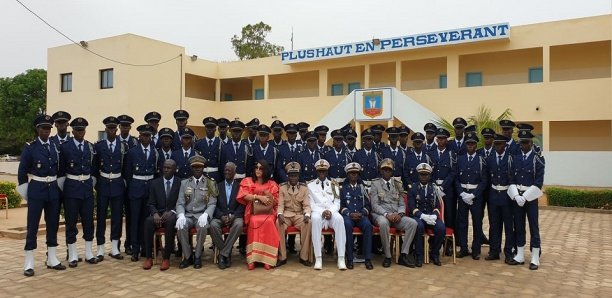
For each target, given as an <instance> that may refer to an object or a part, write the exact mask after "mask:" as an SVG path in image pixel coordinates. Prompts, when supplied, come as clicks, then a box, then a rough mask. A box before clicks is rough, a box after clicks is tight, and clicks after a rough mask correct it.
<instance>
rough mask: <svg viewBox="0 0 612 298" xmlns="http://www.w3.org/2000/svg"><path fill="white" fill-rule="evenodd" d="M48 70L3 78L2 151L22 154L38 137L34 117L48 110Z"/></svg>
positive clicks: (0, 98) (0, 109)
mask: <svg viewBox="0 0 612 298" xmlns="http://www.w3.org/2000/svg"><path fill="white" fill-rule="evenodd" d="M46 98H47V71H46V70H44V69H30V70H27V71H26V72H25V73H22V74H18V75H16V76H15V77H13V78H0V153H3V154H4V153H10V154H19V153H20V152H21V149H22V148H23V145H24V143H25V142H28V141H31V140H32V139H33V137H34V129H33V127H32V123H33V121H34V118H36V116H37V115H38V114H40V113H41V112H44V111H45V110H46Z"/></svg>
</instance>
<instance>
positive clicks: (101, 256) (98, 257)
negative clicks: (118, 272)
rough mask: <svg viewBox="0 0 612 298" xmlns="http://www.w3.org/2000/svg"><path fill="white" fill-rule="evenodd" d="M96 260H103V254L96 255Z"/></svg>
mask: <svg viewBox="0 0 612 298" xmlns="http://www.w3.org/2000/svg"><path fill="white" fill-rule="evenodd" d="M96 261H97V262H98V263H100V262H102V261H104V256H103V255H98V256H97V257H96Z"/></svg>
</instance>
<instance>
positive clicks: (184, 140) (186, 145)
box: [158, 127, 205, 179]
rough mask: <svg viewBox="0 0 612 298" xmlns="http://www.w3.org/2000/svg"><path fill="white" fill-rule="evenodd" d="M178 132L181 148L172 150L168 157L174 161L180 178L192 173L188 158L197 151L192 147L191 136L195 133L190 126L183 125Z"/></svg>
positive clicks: (189, 175)
mask: <svg viewBox="0 0 612 298" xmlns="http://www.w3.org/2000/svg"><path fill="white" fill-rule="evenodd" d="M180 134H181V148H180V149H178V150H174V151H172V155H171V157H170V158H171V159H173V160H174V161H175V162H176V176H177V177H179V178H180V179H187V178H189V177H191V175H192V173H191V165H190V164H189V158H190V157H192V156H194V155H198V154H197V151H196V150H195V149H194V148H193V136H194V135H195V133H194V132H193V130H191V128H189V127H185V128H183V130H181V131H180ZM202 140H205V139H202ZM158 166H159V163H158Z"/></svg>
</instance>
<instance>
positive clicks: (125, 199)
mask: <svg viewBox="0 0 612 298" xmlns="http://www.w3.org/2000/svg"><path fill="white" fill-rule="evenodd" d="M123 208H124V209H123V210H124V214H123V217H124V218H125V243H124V244H123V246H124V247H125V249H128V248H131V246H132V231H131V230H130V224H131V223H132V220H131V219H132V214H131V210H130V198H129V197H128V195H127V192H126V194H125V196H124V197H123Z"/></svg>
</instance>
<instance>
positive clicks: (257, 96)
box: [255, 89, 264, 100]
mask: <svg viewBox="0 0 612 298" xmlns="http://www.w3.org/2000/svg"><path fill="white" fill-rule="evenodd" d="M255 99H256V100H260V99H264V90H263V89H255Z"/></svg>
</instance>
